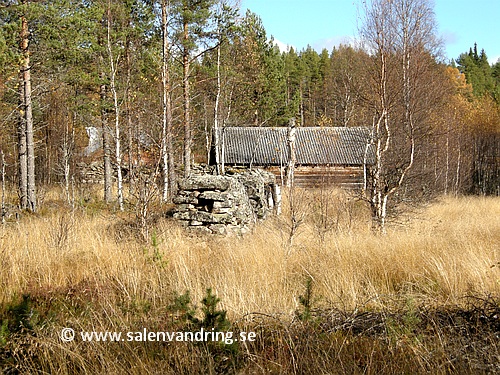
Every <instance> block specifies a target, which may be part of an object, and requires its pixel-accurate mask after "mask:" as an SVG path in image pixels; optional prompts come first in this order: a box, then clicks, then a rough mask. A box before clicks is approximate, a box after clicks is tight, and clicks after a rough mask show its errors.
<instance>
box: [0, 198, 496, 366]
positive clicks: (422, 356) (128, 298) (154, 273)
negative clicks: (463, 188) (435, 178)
mask: <svg viewBox="0 0 500 375" xmlns="http://www.w3.org/2000/svg"><path fill="white" fill-rule="evenodd" d="M296 194H300V199H297V200H296V201H298V202H300V204H297V206H296V207H293V209H290V207H289V205H288V203H287V201H285V202H284V206H283V215H282V216H280V217H272V218H270V219H268V220H267V221H265V222H262V223H259V224H258V225H257V226H256V227H255V228H254V230H253V231H252V232H251V233H249V234H247V235H245V236H244V237H242V238H239V237H227V238H223V237H195V236H188V235H186V233H185V232H184V230H183V229H182V228H180V227H178V226H177V225H176V224H175V223H174V222H172V221H171V220H170V219H168V218H165V217H162V215H156V216H155V218H154V222H152V223H151V227H150V228H149V235H150V239H149V241H148V242H147V243H146V242H145V241H143V240H140V236H139V235H138V232H139V230H138V228H137V225H136V224H135V214H134V211H133V209H132V208H131V210H130V212H126V213H118V212H114V211H113V210H110V209H105V208H102V207H101V206H100V205H99V204H98V203H95V202H94V203H92V202H93V201H92V200H90V201H83V200H82V201H81V202H80V204H77V205H76V208H75V209H73V210H70V209H69V208H68V207H66V206H65V205H64V204H63V203H62V202H61V201H59V200H58V199H57V194H55V193H53V195H54V197H53V198H51V196H50V195H49V194H47V196H46V197H45V199H46V207H48V208H46V209H45V210H44V212H42V213H40V214H37V215H25V216H23V217H21V219H20V220H19V221H18V222H8V223H7V224H6V225H4V226H2V227H0V323H1V327H0V369H2V370H3V371H4V372H5V373H7V374H15V373H58V374H75V373H89V374H93V373H96V374H97V373H104V372H107V373H109V374H120V373H134V374H142V373H146V374H147V373H149V374H154V373H158V374H162V373H172V374H173V373H176V374H179V373H185V374H188V373H192V374H195V373H243V374H253V373H275V374H281V373H283V374H288V373H297V374H301V373H311V374H315V373H325V374H326V373H339V374H340V373H374V374H375V373H418V372H426V371H431V372H433V373H464V372H465V373H482V372H483V373H488V372H495V371H500V368H499V365H498V364H499V363H500V298H499V296H500V199H499V198H479V197H461V198H449V197H445V198H442V199H439V200H438V201H436V202H434V203H432V204H429V205H428V206H426V207H421V208H419V209H413V211H412V212H411V213H410V214H408V215H407V216H408V218H407V220H405V222H404V223H401V222H400V223H399V224H394V225H391V226H390V228H389V229H388V233H387V234H386V235H376V234H373V233H371V231H370V223H369V214H368V212H367V209H366V207H365V206H364V204H363V203H362V202H360V201H357V200H355V199H352V198H349V197H348V196H346V195H345V194H342V193H339V192H328V194H327V193H325V192H320V193H318V192H316V193H307V192H296ZM156 211H157V212H159V211H160V209H159V208H157V210H156ZM292 219H295V220H292ZM293 222H295V223H298V224H297V225H295V227H294V226H293ZM292 227H293V229H294V230H295V231H294V234H293V236H291V235H290V233H291V230H292ZM208 288H211V290H212V291H213V293H214V294H215V295H216V296H217V297H218V299H220V302H218V303H217V304H215V303H213V305H212V310H211V311H212V313H214V312H215V313H216V314H215V315H217V313H222V312H224V311H225V312H226V313H227V315H224V314H219V315H218V316H219V317H221V320H220V322H219V323H220V325H218V326H214V325H213V324H212V325H210V324H209V322H208V318H207V316H208V315H207V311H208V310H207V308H208V307H207V306H208V305H209V304H208V302H206V301H207V298H206V297H207V295H208V294H207V289H208ZM186 292H189V297H187V294H186ZM182 297H185V298H184V299H183V298H182ZM204 297H205V303H203V302H202V301H203V299H204ZM215 305H216V306H215ZM204 308H205V310H204ZM188 310H189V313H188ZM188 316H189V317H190V318H187V317H188ZM223 322H224V324H225V325H224V327H226V328H227V327H229V325H228V324H230V327H231V330H234V331H235V332H237V331H238V332H239V331H248V332H249V331H253V332H256V337H257V339H256V341H253V342H244V343H234V344H232V345H224V344H213V343H212V344H209V343H203V344H200V343H158V342H147V343H145V342H141V343H136V342H132V343H131V342H127V341H124V342H82V340H78V337H77V339H75V341H73V342H70V343H65V342H63V341H61V338H60V336H59V335H60V333H61V329H62V328H63V327H71V328H73V329H74V330H75V331H76V332H80V331H120V332H127V331H140V330H142V329H143V328H147V329H148V330H152V331H174V330H187V329H195V328H197V329H199V328H200V327H205V328H206V329H210V327H212V328H213V327H222V326H223V325H222V323H223ZM219 323H217V324H219ZM226 323H227V324H226ZM117 359H119V360H117Z"/></svg>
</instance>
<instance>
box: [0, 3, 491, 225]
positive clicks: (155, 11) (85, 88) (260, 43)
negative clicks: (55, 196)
mask: <svg viewBox="0 0 500 375" xmlns="http://www.w3.org/2000/svg"><path fill="white" fill-rule="evenodd" d="M363 4H364V5H363V6H362V11H363V14H364V16H363V17H364V18H363V22H362V26H361V28H360V41H361V42H360V43H359V44H358V45H356V46H351V45H341V46H339V47H336V48H334V49H333V50H332V51H327V50H323V51H321V52H320V53H318V52H317V51H315V50H314V49H312V48H311V47H307V48H305V49H304V50H301V51H296V50H294V49H293V48H290V49H289V50H287V51H286V52H282V51H280V50H279V49H278V48H277V47H276V45H275V43H274V42H273V40H272V38H269V36H268V35H267V34H266V30H265V28H264V26H263V24H262V22H261V20H260V18H259V16H258V15H256V14H254V13H252V12H250V11H247V12H246V13H245V14H244V15H241V14H240V11H239V9H238V7H237V5H236V4H233V3H231V2H230V1H229V0H126V1H116V0H55V1H50V2H48V1H40V0H39V1H35V0H11V1H1V3H0V23H1V26H2V27H1V32H0V95H1V101H0V118H1V119H2V126H1V130H0V149H1V151H2V154H4V155H5V156H4V163H3V165H4V167H5V173H4V175H3V177H2V179H3V180H9V181H15V182H16V183H17V184H18V191H19V198H20V206H21V208H23V209H29V210H32V211H35V210H36V201H37V200H36V185H37V184H38V185H45V184H54V183H61V184H63V186H65V187H66V191H69V186H70V184H71V183H72V181H74V179H75V178H76V179H77V178H78V173H77V171H78V166H77V164H78V163H79V162H82V161H89V160H91V159H95V158H99V160H101V161H102V164H103V168H104V175H105V184H104V192H103V194H104V199H105V200H106V202H108V203H109V202H112V201H114V200H116V202H117V203H118V205H119V207H123V202H124V198H123V197H124V195H123V189H124V185H123V181H124V180H125V179H128V180H129V181H130V183H129V184H128V188H129V189H131V191H134V189H135V188H136V187H134V185H135V184H138V183H139V182H138V181H139V179H140V178H142V177H140V176H142V175H141V174H140V173H138V171H139V170H140V168H141V165H144V164H149V165H151V164H153V165H156V166H157V168H156V172H157V173H156V175H155V177H154V181H155V183H157V185H158V186H159V187H160V190H161V191H162V197H163V199H164V200H168V199H170V197H171V196H172V194H174V193H175V187H176V184H175V181H176V179H177V178H178V177H179V176H188V175H189V174H190V167H191V165H192V163H193V161H196V162H203V161H206V159H207V155H208V152H209V148H210V146H211V142H212V136H211V134H212V132H211V131H212V129H214V128H218V127H224V126H243V125H244V126H286V125H287V124H288V123H289V120H290V119H291V118H295V119H296V123H297V125H298V126H369V127H371V129H372V133H373V137H372V138H373V147H374V149H375V151H376V154H377V155H376V164H375V166H374V168H373V170H372V176H371V177H372V178H371V186H370V189H369V194H367V200H368V201H369V202H370V205H371V207H372V211H373V215H374V217H375V218H377V220H376V221H384V220H385V215H386V211H387V204H389V205H390V203H388V202H389V201H391V200H392V201H394V202H397V201H402V200H404V199H406V197H410V196H411V197H413V198H414V197H417V198H425V197H429V196H432V195H436V194H441V193H445V194H468V193H473V194H496V195H498V194H499V193H500V191H499V185H500V182H499V180H500V177H499V166H498V165H499V149H500V143H499V134H500V110H499V103H500V62H496V63H495V64H494V65H490V62H489V61H488V59H487V56H486V52H485V51H480V52H478V50H477V46H476V45H475V46H472V47H471V48H470V50H469V51H468V52H465V53H463V54H461V55H460V56H459V57H457V59H456V60H455V61H452V62H449V63H448V62H445V61H444V60H443V59H442V58H441V57H440V44H439V40H438V38H437V34H436V31H435V29H436V23H435V19H434V15H433V10H432V7H431V6H430V3H429V2H428V1H426V0H398V1H395V2H385V1H381V0H372V1H370V2H364V3H363ZM465 48H467V47H465ZM90 129H96V130H97V134H99V144H100V145H101V147H100V148H99V150H98V151H96V152H94V153H93V154H87V153H86V151H85V150H86V146H87V145H88V140H89V138H88V134H87V132H89V134H90ZM215 142H217V140H215ZM76 183H78V181H76ZM113 183H116V185H117V189H115V190H116V191H117V195H116V197H114V196H112V189H111V186H112V184H113Z"/></svg>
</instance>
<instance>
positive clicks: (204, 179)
mask: <svg viewBox="0 0 500 375" xmlns="http://www.w3.org/2000/svg"><path fill="white" fill-rule="evenodd" d="M173 201H174V203H175V204H176V210H175V211H176V212H175V213H174V218H176V219H178V220H180V221H181V223H182V224H183V225H185V226H186V227H187V228H188V229H189V230H193V231H196V232H200V233H217V234H228V233H238V234H242V233H245V232H247V231H248V229H249V226H250V225H251V224H252V223H254V222H255V214H254V212H253V210H252V206H251V204H250V201H249V199H248V195H247V194H246V191H245V188H244V186H243V184H241V183H240V182H239V181H238V180H236V179H234V178H231V177H227V176H212V175H202V176H194V177H191V178H187V179H183V180H181V181H179V193H178V195H177V196H176V197H175V198H174V199H173Z"/></svg>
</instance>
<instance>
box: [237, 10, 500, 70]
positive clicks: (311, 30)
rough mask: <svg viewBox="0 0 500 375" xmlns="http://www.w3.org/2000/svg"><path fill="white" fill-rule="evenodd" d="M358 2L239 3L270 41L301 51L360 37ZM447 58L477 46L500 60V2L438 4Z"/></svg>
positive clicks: (439, 29) (329, 45)
mask: <svg viewBox="0 0 500 375" xmlns="http://www.w3.org/2000/svg"><path fill="white" fill-rule="evenodd" d="M358 4H359V0H241V12H242V13H243V14H244V13H245V11H246V9H250V10H251V11H252V12H254V13H256V14H258V15H259V16H260V17H261V19H262V22H263V24H264V27H265V29H266V31H267V34H268V37H270V36H271V35H272V36H273V37H274V38H275V40H277V41H278V42H280V43H283V45H285V46H286V45H291V46H293V47H294V48H297V49H299V50H301V49H303V48H305V47H306V46H307V45H310V46H312V47H313V48H314V49H316V50H317V51H321V50H322V49H323V48H326V49H328V50H329V51H330V50H331V49H332V48H333V47H334V46H336V45H338V44H339V43H344V44H346V43H348V42H349V41H350V40H351V41H352V40H353V39H354V37H355V36H356V35H357V28H358V23H359V17H358ZM434 11H435V15H436V21H437V24H438V32H439V36H440V37H441V38H442V40H443V41H444V52H445V57H446V58H447V59H448V60H449V59H453V58H457V57H458V56H459V55H460V53H462V52H466V51H468V50H469V48H470V47H472V46H473V45H474V43H475V42H476V43H477V45H478V49H479V50H481V49H484V50H485V52H486V55H487V56H488V61H489V62H490V64H493V63H495V62H496V61H497V59H499V58H500V32H499V29H500V26H499V25H500V0H475V1H474V0H434Z"/></svg>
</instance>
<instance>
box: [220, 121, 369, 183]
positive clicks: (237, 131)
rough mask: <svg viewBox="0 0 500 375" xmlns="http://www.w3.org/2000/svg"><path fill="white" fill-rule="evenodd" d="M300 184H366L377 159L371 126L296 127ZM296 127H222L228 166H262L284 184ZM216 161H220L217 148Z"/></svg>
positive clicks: (224, 159) (296, 178)
mask: <svg viewBox="0 0 500 375" xmlns="http://www.w3.org/2000/svg"><path fill="white" fill-rule="evenodd" d="M294 129H295V132H294V153H295V163H294V165H295V168H294V184H295V186H300V187H321V186H339V187H342V188H348V189H359V188H363V186H364V184H365V183H366V182H365V181H366V177H367V175H368V173H367V171H368V168H369V166H370V165H372V164H373V162H374V155H373V147H372V146H371V144H370V129H369V128H367V127H296V128H294ZM289 131H290V128H287V127H225V128H222V129H219V145H220V163H223V164H224V167H225V168H226V167H248V168H252V167H259V168H263V169H265V170H268V171H271V172H273V173H274V174H275V175H276V177H277V179H278V181H280V182H282V181H283V179H284V176H285V173H286V168H287V165H288V163H289V161H290V153H291V151H290V146H289V145H290V133H289ZM211 164H215V149H214V148H212V153H211Z"/></svg>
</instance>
